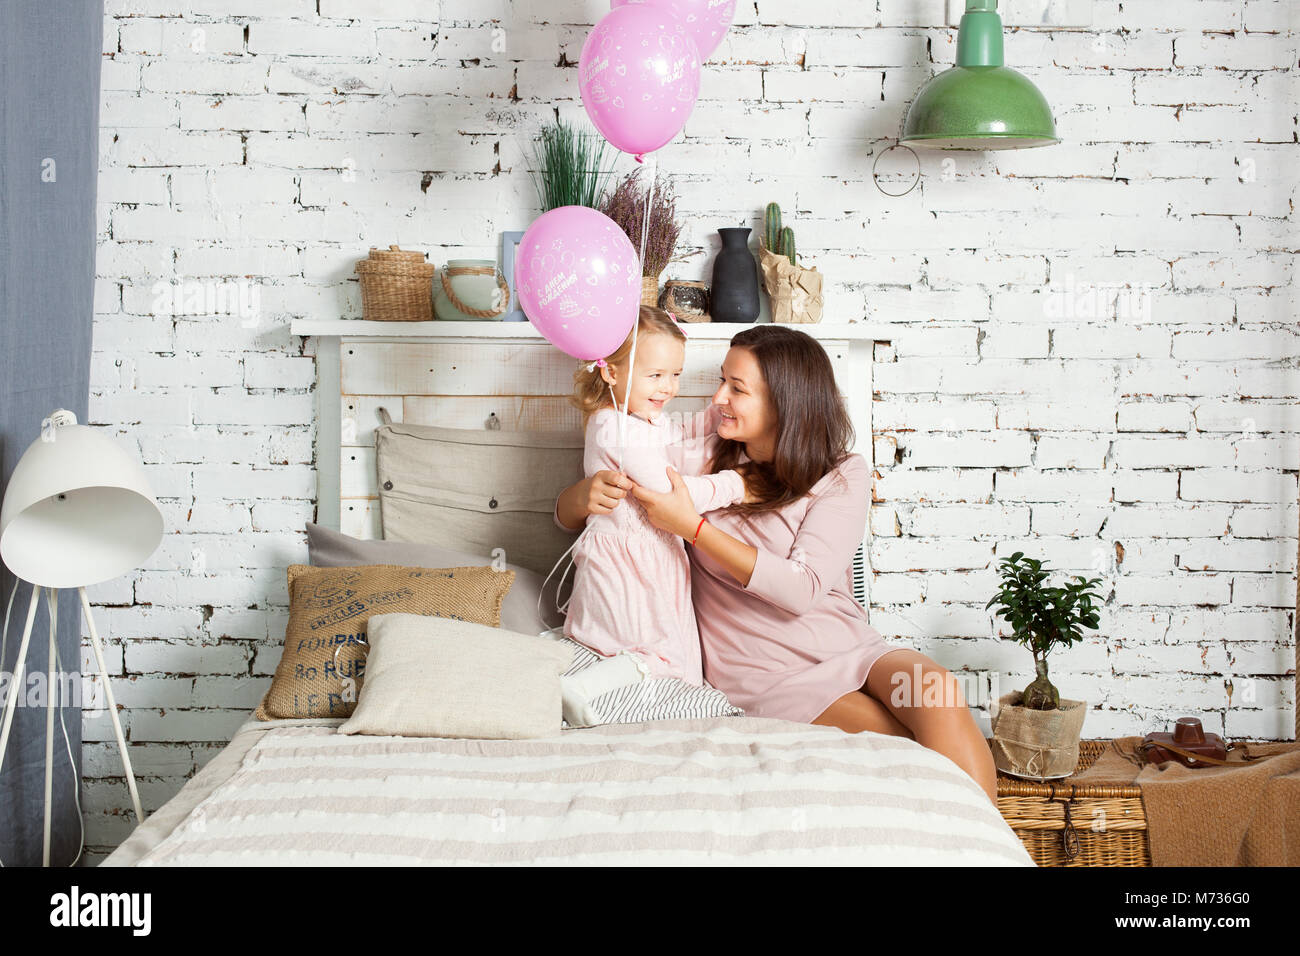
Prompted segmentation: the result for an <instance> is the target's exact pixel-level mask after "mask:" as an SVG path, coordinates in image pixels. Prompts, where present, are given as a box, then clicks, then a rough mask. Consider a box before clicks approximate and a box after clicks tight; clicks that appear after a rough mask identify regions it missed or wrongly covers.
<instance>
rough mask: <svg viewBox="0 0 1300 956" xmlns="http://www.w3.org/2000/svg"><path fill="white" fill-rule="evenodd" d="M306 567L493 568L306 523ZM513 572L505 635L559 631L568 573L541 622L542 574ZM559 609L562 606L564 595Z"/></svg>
mask: <svg viewBox="0 0 1300 956" xmlns="http://www.w3.org/2000/svg"><path fill="white" fill-rule="evenodd" d="M307 554H308V558H307V560H308V562H309V563H310V564H312V565H313V566H315V567H318V568H350V567H355V566H357V565H363V564H400V565H404V566H406V567H415V568H464V567H489V566H490V565H491V564H492V559H491V558H490V557H484V556H482V555H476V554H466V553H465V552H464V551H455V550H453V549H451V548H444V547H440V546H439V545H436V544H423V543H417V542H414V541H366V540H363V539H361V538H353V537H351V536H350V535H346V534H342V533H341V532H338V531H332V530H331V529H329V528H325V527H322V526H321V525H318V524H312V523H311V522H310V521H309V522H307ZM506 567H507V568H509V569H510V570H511V571H514V572H515V583H514V584H513V585H511V587H510V590H509V592H507V594H506V596H505V600H503V601H502V602H501V626H502V627H503V628H505V629H506V630H507V631H518V632H519V633H521V634H540V633H542V631H545V630H547V629H548V628H551V627H555V626H557V624H556V622H557V621H562V620H563V615H561V614H558V613H556V610H555V578H558V577H559V576H560V574H563V573H564V571H563V569H561V570H560V571H559V572H558V573H557V574H556V576H555V577H553V578H551V583H550V584H549V585H547V588H548V592H547V594H548V596H547V597H543V598H542V615H543V616H542V618H539V617H538V616H537V596H538V594H540V593H541V590H542V581H543V580H544V579H543V578H542V576H541V575H540V574H537V573H536V572H534V571H530V570H528V569H527V568H521V567H519V565H517V564H509V563H507V564H506ZM572 582H573V575H572V574H570V575H569V580H568V581H567V582H566V583H565V591H566V592H567V591H569V590H570V589H571V586H572ZM560 603H561V604H563V603H564V595H563V594H561V597H560Z"/></svg>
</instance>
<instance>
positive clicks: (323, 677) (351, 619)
mask: <svg viewBox="0 0 1300 956" xmlns="http://www.w3.org/2000/svg"><path fill="white" fill-rule="evenodd" d="M514 579H515V573H514V572H513V571H511V570H509V569H506V570H504V571H497V570H495V569H493V568H491V567H483V568H475V567H467V568H412V567H404V566H402V565H396V564H373V565H364V566H360V567H351V568H312V567H308V566H307V565H305V564H291V565H289V624H288V626H287V627H286V628H285V632H284V653H283V655H282V656H281V657H280V663H279V664H278V665H277V666H276V669H275V677H274V679H273V680H272V681H271V688H270V690H268V691H267V692H266V696H265V697H264V698H263V699H262V703H261V704H259V705H258V708H257V710H256V711H255V712H254V716H256V717H257V719H258V720H272V719H274V718H277V717H346V716H348V714H350V713H352V710H353V708H354V707H355V706H356V700H357V692H358V690H359V688H358V686H357V685H358V682H359V679H360V678H362V677H363V676H364V675H365V667H366V642H367V638H366V622H367V621H369V619H370V616H371V615H373V614H381V613H393V612H403V613H410V614H428V615H434V616H437V617H445V618H453V619H456V620H461V621H473V622H474V623H476V624H484V625H488V626H490V627H496V626H497V625H498V624H500V623H501V602H502V600H503V599H504V598H505V596H506V592H508V591H509V590H510V585H511V584H513V583H514Z"/></svg>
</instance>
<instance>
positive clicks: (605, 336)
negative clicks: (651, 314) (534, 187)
mask: <svg viewBox="0 0 1300 956" xmlns="http://www.w3.org/2000/svg"><path fill="white" fill-rule="evenodd" d="M515 283H516V289H517V291H518V293H519V305H520V308H522V309H523V310H524V314H525V315H527V316H528V319H529V321H530V322H532V323H533V325H535V326H537V329H538V331H539V332H541V333H542V335H544V336H545V337H546V339H547V340H548V341H549V342H550V343H551V344H552V345H554V346H555V347H556V348H558V349H561V350H563V351H565V352H568V353H569V354H570V355H572V356H573V357H574V358H578V359H582V360H583V361H590V360H592V359H598V358H604V357H605V356H606V355H609V354H610V353H611V352H613V351H614V350H615V349H617V348H618V347H619V346H620V345H622V344H623V341H624V340H625V339H626V338H627V337H628V334H629V333H631V331H632V324H633V323H634V322H635V321H636V318H637V313H638V310H639V307H640V305H641V261H640V259H638V258H637V254H636V249H635V248H633V246H632V240H631V239H629V238H628V237H627V234H626V233H625V232H623V230H622V229H621V228H619V226H618V224H617V223H615V222H614V220H612V219H610V218H609V217H608V216H606V215H605V214H604V213H602V212H599V211H597V210H595V209H590V208H588V207H587V206H559V207H558V208H556V209H552V210H550V211H549V212H545V213H542V215H540V216H538V217H537V218H536V219H535V220H533V224H532V225H531V226H529V227H528V230H527V231H526V232H525V233H524V237H523V238H522V239H521V240H520V241H519V248H518V250H517V251H516V252H515Z"/></svg>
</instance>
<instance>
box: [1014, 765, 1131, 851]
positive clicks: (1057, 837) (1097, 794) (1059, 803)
mask: <svg viewBox="0 0 1300 956" xmlns="http://www.w3.org/2000/svg"><path fill="white" fill-rule="evenodd" d="M1109 744H1110V741H1108V740H1081V741H1079V763H1078V766H1076V767H1075V773H1078V772H1079V771H1081V770H1086V769H1087V768H1088V767H1090V766H1092V764H1093V763H1094V762H1095V761H1096V760H1097V758H1098V757H1100V756H1101V755H1102V753H1103V752H1104V751H1105V749H1106V747H1107V746H1109ZM1071 779H1072V778H1070V777H1067V778H1066V779H1064V780H1054V781H1048V782H1046V783H1035V782H1032V781H1029V780H1017V779H1014V778H1011V777H1004V776H1002V775H1001V774H999V775H998V811H999V812H1000V813H1001V814H1002V817H1003V819H1005V820H1006V821H1007V823H1008V824H1009V825H1010V826H1011V829H1013V830H1015V831H1016V835H1017V836H1018V837H1020V840H1021V842H1022V843H1024V845H1025V849H1026V850H1028V851H1029V855H1030V856H1031V857H1032V858H1033V860H1034V862H1035V863H1037V864H1038V865H1039V866H1150V865H1151V848H1150V844H1149V843H1148V841H1147V818H1146V813H1145V811H1144V810H1143V807H1142V789H1141V788H1140V787H1138V786H1137V785H1136V784H1120V785H1117V784H1074V783H1071V782H1070V780H1071ZM1094 828H1095V829H1094Z"/></svg>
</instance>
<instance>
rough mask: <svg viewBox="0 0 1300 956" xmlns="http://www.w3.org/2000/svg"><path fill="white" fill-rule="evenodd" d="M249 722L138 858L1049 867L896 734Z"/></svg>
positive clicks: (960, 778) (200, 862) (707, 721)
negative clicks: (547, 733)
mask: <svg viewBox="0 0 1300 956" xmlns="http://www.w3.org/2000/svg"><path fill="white" fill-rule="evenodd" d="M245 732H253V733H259V734H260V739H258V740H257V741H256V743H255V744H253V745H252V746H251V748H249V749H248V750H247V752H246V753H245V755H244V758H243V761H242V764H240V765H239V766H238V768H237V769H235V770H234V772H233V773H232V774H231V775H230V776H229V778H228V779H226V780H225V782H224V783H222V784H220V785H219V786H217V787H216V788H215V789H213V790H211V792H210V793H208V795H207V796H206V797H205V798H203V799H202V800H201V801H200V802H199V803H198V804H197V805H196V806H194V807H193V809H192V810H190V812H189V813H188V815H187V816H185V817H184V818H183V819H181V820H180V822H179V823H178V825H177V826H176V827H175V829H173V830H172V831H171V832H170V833H168V835H167V836H165V837H164V838H163V839H162V840H161V841H160V842H158V843H157V844H156V845H154V846H152V848H151V849H149V850H148V852H147V853H144V854H143V856H142V857H141V858H140V859H139V860H138V863H139V865H144V866H170V865H184V866H214V865H215V866H219V865H224V864H231V865H249V864H252V865H257V864H275V865H284V864H289V865H331V866H338V865H356V864H380V865H384V864H389V865H393V864H395V865H410V864H416V865H418V864H434V865H442V864H460V865H488V864H516V865H518V864H563V865H572V864H596V865H622V864H639V865H666V864H689V865H720V864H777V863H781V864H791V863H793V864H818V865H820V864H831V865H842V864H888V865H898V864H901V865H977V866H988V865H995V866H1008V865H1010V866H1018V865H1019V866H1032V865H1033V864H1032V861H1031V860H1030V858H1029V856H1028V854H1026V852H1025V850H1024V848H1023V847H1022V845H1021V843H1020V841H1019V840H1018V839H1017V838H1016V836H1015V834H1014V833H1013V832H1012V831H1011V829H1010V828H1009V827H1008V826H1007V825H1006V823H1005V822H1004V821H1003V819H1002V817H1001V816H1000V815H999V814H998V812H997V811H996V810H995V809H994V808H993V807H992V805H990V803H989V802H988V799H987V798H986V797H985V796H984V794H983V792H982V791H981V790H980V789H979V788H978V787H977V786H976V785H975V783H974V782H973V781H971V780H970V779H969V778H968V777H967V776H966V775H965V774H964V773H962V772H961V771H960V770H959V769H958V768H957V767H956V765H954V764H953V763H951V762H950V761H949V760H947V758H945V757H942V756H939V755H938V754H935V753H933V752H931V751H928V750H926V749H924V748H922V747H921V746H920V745H918V744H916V743H914V742H913V741H910V740H905V739H901V738H894V737H886V736H882V735H878V734H845V733H843V732H841V731H839V730H836V729H833V728H827V727H815V726H812V725H808V724H797V723H791V722H787V721H782V720H771V719H767V718H758V717H722V718H698V719H688V720H668V721H656V722H653V723H643V724H611V725H607V726H601V727H593V728H589V729H583V730H569V731H564V732H563V733H562V734H561V735H559V736H557V737H551V738H545V739H540V740H462V739H446V738H414V737H359V736H342V735H340V734H337V733H335V732H334V727H332V726H290V727H286V726H273V727H270V728H267V729H262V730H255V731H245ZM237 739H238V738H237ZM109 862H112V860H111V858H110V861H109Z"/></svg>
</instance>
